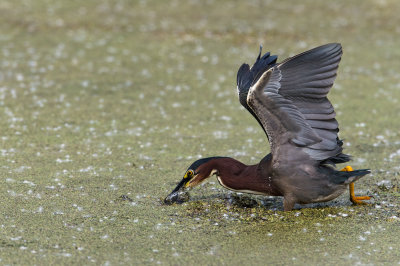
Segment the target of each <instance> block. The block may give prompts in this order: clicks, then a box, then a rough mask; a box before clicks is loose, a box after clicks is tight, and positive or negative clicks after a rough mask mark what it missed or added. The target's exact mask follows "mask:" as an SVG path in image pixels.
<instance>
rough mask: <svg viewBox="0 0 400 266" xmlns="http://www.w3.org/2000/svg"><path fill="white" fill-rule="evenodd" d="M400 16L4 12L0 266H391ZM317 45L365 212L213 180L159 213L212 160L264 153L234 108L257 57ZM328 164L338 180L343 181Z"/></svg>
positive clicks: (314, 9)
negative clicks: (361, 171)
mask: <svg viewBox="0 0 400 266" xmlns="http://www.w3.org/2000/svg"><path fill="white" fill-rule="evenodd" d="M399 13H400V4H399V3H398V2H396V1H391V0H387V1H372V0H371V1H353V2H347V1H335V2H314V1H302V2H298V3H297V2H295V3H293V2H291V1H276V2H275V1H250V2H237V1H207V2H203V1H189V2H187V1H171V2H160V1H145V0H143V1H111V0H110V1H84V2H82V1H47V0H38V1H29V0H25V1H20V2H15V1H2V2H1V3H0V14H1V16H0V22H1V23H0V28H1V31H0V32H1V34H0V58H1V60H0V117H1V119H0V128H1V130H0V143H1V146H0V197H1V199H0V200H1V205H0V213H1V214H0V263H1V264H5V265H8V264H39V265H40V264H41V265H45V264H95V265H99V264H101V265H118V264H136V265H138V264H150V265H152V264H162V265H177V264H193V263H196V264H202V265H221V264H223V265H224V264H226V265H228V264H229V265H238V264H244V263H247V264H248V263H251V264H254V265H257V264H260V265H265V264H269V265H271V264H272V265H283V264H285V265H287V264H290V265H292V264H293V265H304V264H307V265H310V264H314V265H321V264H322V263H323V264H328V265H329V264H330V265H354V264H380V265H382V264H386V265H393V264H398V263H400V259H399V256H398V254H399V251H400V241H399V239H398V236H399V235H400V227H399V225H400V210H399V204H400V192H399V190H398V187H399V180H400V176H399V173H400V133H399V132H400V131H399V129H400V120H399V119H398V114H400V107H399V106H400V105H399V99H400V71H399V69H400V52H399V49H398V44H399V38H398V37H397V36H398V33H399V31H400V29H399V27H398V26H397V25H400V18H399V16H398V14H399ZM328 42H340V43H341V44H342V46H343V51H344V54H343V57H342V61H341V63H340V66H339V71H338V77H337V79H336V82H335V85H334V86H333V88H332V90H331V93H330V94H329V99H330V100H331V102H332V104H333V105H334V106H335V109H336V112H337V119H338V121H339V124H340V130H341V131H340V137H341V138H342V139H344V141H345V144H344V145H345V152H346V153H349V154H351V155H352V156H353V161H352V162H351V165H352V166H353V168H355V169H357V168H370V169H371V170H372V173H371V174H370V175H368V176H365V177H364V178H362V179H361V180H360V181H358V182H357V183H356V194H358V195H364V194H367V195H371V196H373V197H374V198H373V199H372V200H371V201H370V204H369V205H363V206H352V205H351V203H350V202H349V200H348V195H347V194H345V195H343V196H341V197H339V198H338V199H336V200H334V201H331V202H328V203H324V204H314V205H306V206H302V205H296V206H295V210H294V211H291V212H282V199H281V198H273V197H260V196H252V195H246V194H237V193H233V192H230V191H228V190H226V189H224V188H222V187H221V186H219V184H218V182H217V181H216V180H215V179H210V181H209V182H206V183H204V184H203V185H201V186H199V187H196V188H195V189H193V190H192V191H190V192H189V193H190V199H189V200H188V201H187V202H185V203H183V204H180V205H178V204H174V205H171V206H166V205H164V204H163V203H162V200H163V198H164V197H165V196H166V195H168V193H169V192H170V191H171V190H172V189H173V188H174V187H175V186H176V184H177V182H178V181H179V180H180V179H181V178H182V175H183V174H184V171H185V170H186V168H187V167H188V166H189V165H190V164H191V163H192V162H193V161H194V160H196V159H198V158H200V157H206V156H218V155H221V156H230V157H234V158H236V159H238V160H241V161H243V162H244V163H247V164H255V163H258V161H259V160H260V159H261V158H263V156H264V155H265V154H267V153H268V152H269V144H268V142H267V139H266V137H265V135H264V133H263V131H262V129H261V128H260V127H259V125H258V124H257V122H256V121H255V119H254V118H253V117H251V115H250V114H248V112H247V111H246V110H244V109H243V108H242V107H241V105H240V104H239V102H238V99H237V95H236V71H237V69H238V68H239V66H240V65H241V64H242V63H243V62H249V63H252V62H254V60H255V58H256V56H257V55H258V49H259V48H258V47H259V45H260V44H262V45H263V47H264V51H271V53H272V54H277V55H278V56H279V57H278V61H280V60H282V59H284V58H287V57H288V56H291V55H294V54H297V53H299V52H302V51H305V50H307V49H310V48H313V47H315V46H318V45H321V44H325V43H328ZM339 167H340V166H339Z"/></svg>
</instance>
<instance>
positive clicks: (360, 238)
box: [358, 236, 367, 241]
mask: <svg viewBox="0 0 400 266" xmlns="http://www.w3.org/2000/svg"><path fill="white" fill-rule="evenodd" d="M358 239H359V240H360V241H365V240H367V238H366V237H363V236H360V237H359V238H358Z"/></svg>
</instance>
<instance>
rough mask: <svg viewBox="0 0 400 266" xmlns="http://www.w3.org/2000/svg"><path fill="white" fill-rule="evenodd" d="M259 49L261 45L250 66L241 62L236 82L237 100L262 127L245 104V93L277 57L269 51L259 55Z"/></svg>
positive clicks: (271, 65) (274, 62)
mask: <svg viewBox="0 0 400 266" xmlns="http://www.w3.org/2000/svg"><path fill="white" fill-rule="evenodd" d="M261 51H262V47H261V46H260V53H259V54H258V57H257V60H256V62H255V63H254V65H253V66H252V67H251V68H250V66H249V65H248V64H243V65H242V66H241V67H240V68H239V70H238V73H237V79H236V82H237V90H238V94H239V102H240V103H241V104H242V105H243V107H244V108H246V109H247V110H248V111H249V112H250V113H251V114H252V115H253V116H254V117H255V119H257V121H258V122H259V123H260V125H261V127H262V124H261V122H260V120H259V119H258V117H257V116H256V115H255V114H254V112H253V110H251V108H250V107H249V106H248V105H247V94H248V92H249V89H250V87H251V86H252V85H253V84H255V83H256V82H257V80H258V79H259V78H260V77H261V75H262V74H263V73H264V72H265V71H267V70H268V69H270V68H271V67H273V66H274V65H275V64H276V60H277V59H278V57H277V56H276V55H270V53H266V54H264V55H263V56H262V57H261ZM267 137H268V135H267Z"/></svg>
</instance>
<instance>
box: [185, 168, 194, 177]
mask: <svg viewBox="0 0 400 266" xmlns="http://www.w3.org/2000/svg"><path fill="white" fill-rule="evenodd" d="M193 174H194V173H193V171H192V170H189V171H187V172H186V176H185V177H186V178H192V177H193Z"/></svg>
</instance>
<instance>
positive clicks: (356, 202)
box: [340, 165, 371, 205]
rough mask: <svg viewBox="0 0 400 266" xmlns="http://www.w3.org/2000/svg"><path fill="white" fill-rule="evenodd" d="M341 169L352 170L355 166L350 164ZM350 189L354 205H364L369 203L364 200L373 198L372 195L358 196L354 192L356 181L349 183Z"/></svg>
mask: <svg viewBox="0 0 400 266" xmlns="http://www.w3.org/2000/svg"><path fill="white" fill-rule="evenodd" d="M340 171H346V172H351V171H353V168H352V167H351V166H350V165H348V166H346V167H345V168H343V169H342V170H340ZM349 190H350V201H351V202H352V203H353V204H354V205H363V204H367V203H366V202H364V201H363V200H369V199H371V197H369V196H358V197H357V196H356V195H355V194H354V182H352V183H350V184H349Z"/></svg>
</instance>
